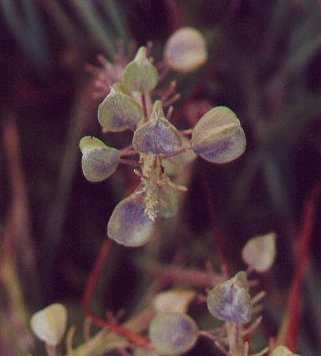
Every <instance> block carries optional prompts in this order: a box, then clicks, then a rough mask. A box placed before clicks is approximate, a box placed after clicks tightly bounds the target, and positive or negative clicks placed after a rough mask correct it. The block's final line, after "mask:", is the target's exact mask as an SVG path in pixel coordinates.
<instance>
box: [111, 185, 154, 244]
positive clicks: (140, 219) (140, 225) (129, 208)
mask: <svg viewBox="0 0 321 356" xmlns="http://www.w3.org/2000/svg"><path fill="white" fill-rule="evenodd" d="M153 229H154V224H153V221H152V220H151V219H150V218H149V217H148V215H147V214H146V213H145V205H144V202H143V196H142V194H141V193H137V192H135V193H133V194H131V195H130V196H129V197H127V198H125V199H123V200H122V201H120V202H119V203H118V204H117V205H116V207H115V209H114V211H113V213H112V215H111V217H110V219H109V222H108V226H107V234H108V236H109V237H110V238H111V239H113V240H115V241H116V242H118V243H119V244H121V245H124V246H127V247H138V246H142V245H144V244H146V243H147V242H148V241H149V240H150V239H151V237H152V232H153Z"/></svg>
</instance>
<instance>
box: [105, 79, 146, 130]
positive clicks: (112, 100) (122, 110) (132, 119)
mask: <svg viewBox="0 0 321 356" xmlns="http://www.w3.org/2000/svg"><path fill="white" fill-rule="evenodd" d="M142 117H143V110H142V108H141V107H140V105H139V104H138V103H136V102H135V101H134V100H133V99H132V98H131V97H130V96H128V95H126V94H123V93H122V92H121V91H120V90H118V89H117V86H113V87H112V88H111V90H110V93H109V94H108V95H107V96H106V98H105V99H104V101H103V102H102V103H101V104H100V105H99V107H98V121H99V123H100V125H101V126H102V127H103V128H104V129H105V130H106V131H112V132H119V131H124V130H127V129H131V130H134V129H135V128H136V126H137V125H138V123H139V121H140V120H141V118H142Z"/></svg>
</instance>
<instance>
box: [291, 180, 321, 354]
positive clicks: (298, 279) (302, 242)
mask: <svg viewBox="0 0 321 356" xmlns="http://www.w3.org/2000/svg"><path fill="white" fill-rule="evenodd" d="M320 194H321V182H319V183H318V184H317V185H316V186H315V187H314V188H313V189H312V191H311V192H310V194H309V196H308V199H307V200H306V202H305V205H304V209H303V215H302V216H303V218H302V225H301V230H300V233H299V238H298V244H297V249H296V252H297V253H296V261H297V263H296V266H295V271H294V277H293V282H292V286H291V289H290V293H289V304H288V330H287V333H286V345H287V347H289V348H290V349H291V350H292V351H294V352H295V351H296V349H297V344H298V332H299V308H300V299H301V298H300V287H301V284H302V280H303V277H304V268H305V266H306V263H307V261H308V257H309V249H310V243H311V238H312V233H313V227H314V222H315V210H316V206H317V201H318V199H319V196H320Z"/></svg>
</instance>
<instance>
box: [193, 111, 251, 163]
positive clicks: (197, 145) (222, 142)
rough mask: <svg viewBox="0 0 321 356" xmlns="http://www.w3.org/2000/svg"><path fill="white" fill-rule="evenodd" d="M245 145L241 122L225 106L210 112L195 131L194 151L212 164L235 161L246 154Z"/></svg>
mask: <svg viewBox="0 0 321 356" xmlns="http://www.w3.org/2000/svg"><path fill="white" fill-rule="evenodd" d="M245 145H246V139H245V135H244V131H243V129H242V127H241V124H240V121H239V120H238V118H237V117H236V115H235V114H234V112H233V111H232V110H230V109H229V108H226V107H224V106H218V107H216V108H213V109H211V110H210V111H208V112H207V113H206V114H205V115H203V116H202V117H201V119H200V120H199V121H198V123H197V124H196V125H195V127H194V129H193V134H192V149H193V151H194V152H196V153H198V154H199V155H200V156H201V157H202V158H204V159H205V160H207V161H209V162H212V163H227V162H230V161H233V160H234V159H236V158H238V157H239V156H240V155H241V154H242V153H243V152H244V150H245Z"/></svg>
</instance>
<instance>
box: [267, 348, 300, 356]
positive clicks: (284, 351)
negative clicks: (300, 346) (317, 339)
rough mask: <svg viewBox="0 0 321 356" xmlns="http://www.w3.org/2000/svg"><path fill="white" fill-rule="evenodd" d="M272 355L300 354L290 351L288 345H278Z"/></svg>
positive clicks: (290, 355)
mask: <svg viewBox="0 0 321 356" xmlns="http://www.w3.org/2000/svg"><path fill="white" fill-rule="evenodd" d="M271 356H300V355H299V354H295V353H293V352H292V351H290V350H289V349H288V348H287V347H285V346H277V347H276V348H275V349H274V350H273V352H272V355H271Z"/></svg>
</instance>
